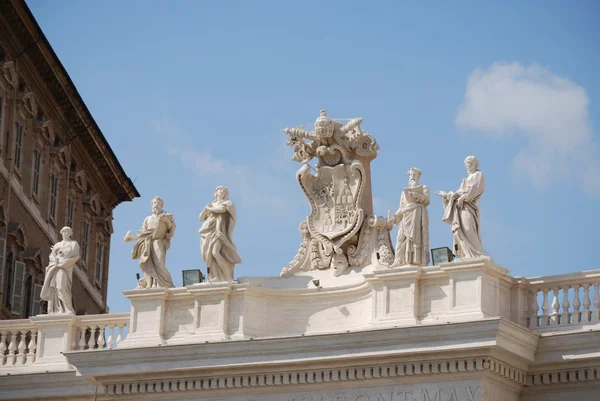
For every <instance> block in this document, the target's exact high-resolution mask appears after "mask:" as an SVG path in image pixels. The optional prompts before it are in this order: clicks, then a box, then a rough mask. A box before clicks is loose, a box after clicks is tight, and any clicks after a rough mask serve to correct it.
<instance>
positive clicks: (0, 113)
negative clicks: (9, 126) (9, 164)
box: [0, 96, 4, 148]
mask: <svg viewBox="0 0 600 401" xmlns="http://www.w3.org/2000/svg"><path fill="white" fill-rule="evenodd" d="M2 121H4V98H3V97H2V96H0V148H2V144H3V142H4V141H2V138H4V129H2Z"/></svg>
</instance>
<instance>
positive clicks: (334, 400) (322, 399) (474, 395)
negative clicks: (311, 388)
mask: <svg viewBox="0 0 600 401" xmlns="http://www.w3.org/2000/svg"><path fill="white" fill-rule="evenodd" d="M463 400H464V401H481V390H480V387H479V386H457V387H437V388H418V389H415V388H412V389H406V388H404V389H403V388H394V390H393V391H387V392H381V391H377V390H373V391H367V390H362V391H357V392H356V393H354V394H334V395H323V396H315V395H312V396H303V397H292V398H290V399H289V401H463Z"/></svg>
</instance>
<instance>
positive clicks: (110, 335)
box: [106, 323, 117, 349]
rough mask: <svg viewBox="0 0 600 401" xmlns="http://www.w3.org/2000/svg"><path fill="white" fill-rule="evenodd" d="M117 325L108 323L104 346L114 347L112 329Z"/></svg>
mask: <svg viewBox="0 0 600 401" xmlns="http://www.w3.org/2000/svg"><path fill="white" fill-rule="evenodd" d="M116 326H117V325H116V324H114V323H112V324H109V325H108V339H107V340H106V347H107V348H109V349H113V348H116V346H115V345H116V343H115V340H114V336H113V331H114V330H115V327H116Z"/></svg>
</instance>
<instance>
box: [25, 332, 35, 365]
mask: <svg viewBox="0 0 600 401" xmlns="http://www.w3.org/2000/svg"><path fill="white" fill-rule="evenodd" d="M27 348H28V349H29V352H28V353H27V364H28V365H30V364H32V363H33V362H35V350H36V349H37V329H31V339H30V340H29V345H28V346H27Z"/></svg>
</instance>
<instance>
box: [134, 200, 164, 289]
mask: <svg viewBox="0 0 600 401" xmlns="http://www.w3.org/2000/svg"><path fill="white" fill-rule="evenodd" d="M151 204H152V215H150V216H148V217H146V218H145V219H144V223H143V224H142V229H141V230H139V231H138V233H137V235H135V236H132V235H131V231H127V234H125V238H124V239H123V241H124V242H130V241H135V245H134V246H133V250H132V251H131V258H132V259H138V260H139V261H140V268H141V269H142V273H143V274H144V278H142V279H141V280H139V282H138V288H152V287H163V288H170V287H174V285H173V280H172V279H171V274H170V273H169V270H168V269H167V264H166V259H167V250H168V249H169V247H170V246H171V238H173V234H175V219H174V218H173V213H167V212H165V211H164V210H163V206H164V201H163V200H162V198H160V197H158V196H155V197H154V198H153V199H152V203H151Z"/></svg>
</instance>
